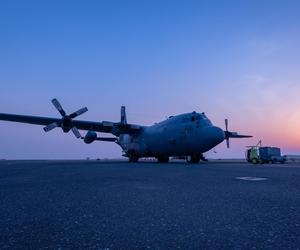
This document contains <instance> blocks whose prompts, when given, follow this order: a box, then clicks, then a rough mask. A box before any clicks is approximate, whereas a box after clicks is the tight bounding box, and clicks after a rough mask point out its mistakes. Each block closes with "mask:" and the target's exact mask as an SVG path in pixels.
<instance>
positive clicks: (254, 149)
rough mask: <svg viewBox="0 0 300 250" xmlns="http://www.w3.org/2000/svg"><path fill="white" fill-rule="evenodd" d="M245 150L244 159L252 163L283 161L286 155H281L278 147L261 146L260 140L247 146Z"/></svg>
mask: <svg viewBox="0 0 300 250" xmlns="http://www.w3.org/2000/svg"><path fill="white" fill-rule="evenodd" d="M248 148H249V149H247V150H246V160H247V161H248V162H249V163H253V164H258V163H260V164H264V163H282V164H283V163H285V162H286V160H287V159H286V156H282V155H281V150H280V148H277V147H262V145H261V141H259V142H258V144H257V145H255V146H248Z"/></svg>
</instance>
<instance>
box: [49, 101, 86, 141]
mask: <svg viewBox="0 0 300 250" xmlns="http://www.w3.org/2000/svg"><path fill="white" fill-rule="evenodd" d="M52 104H53V105H54V107H55V108H56V109H57V110H58V112H59V113H60V114H61V116H62V119H61V120H60V121H59V122H53V123H51V124H49V125H47V126H46V127H44V131H45V132H49V131H51V130H52V129H55V128H57V127H61V128H62V130H63V131H64V132H65V133H67V132H69V131H70V130H72V132H73V134H74V135H75V136H76V138H81V135H80V132H79V130H78V129H77V128H76V127H75V125H74V124H73V119H74V118H76V117H77V116H79V115H82V114H83V113H85V112H87V111H88V109H87V107H84V108H81V109H79V110H77V111H76V112H73V113H71V114H70V115H67V114H66V112H65V111H64V109H63V108H62V106H61V104H60V103H59V101H58V100H57V99H53V100H52Z"/></svg>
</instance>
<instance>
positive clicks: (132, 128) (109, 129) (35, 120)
mask: <svg viewBox="0 0 300 250" xmlns="http://www.w3.org/2000/svg"><path fill="white" fill-rule="evenodd" d="M1 120H2V121H11V122H20V123H28V124H35V125H44V126H48V125H49V124H53V123H57V124H58V127H62V119H59V118H51V117H42V116H29V115H16V114H4V113H0V121H1ZM72 124H73V126H75V127H76V128H77V129H81V130H93V131H95V132H103V133H112V134H114V135H116V136H119V135H120V134H134V133H137V132H139V131H140V130H141V129H142V126H139V125H134V124H123V123H118V122H106V121H103V122H94V121H82V120H73V121H72Z"/></svg>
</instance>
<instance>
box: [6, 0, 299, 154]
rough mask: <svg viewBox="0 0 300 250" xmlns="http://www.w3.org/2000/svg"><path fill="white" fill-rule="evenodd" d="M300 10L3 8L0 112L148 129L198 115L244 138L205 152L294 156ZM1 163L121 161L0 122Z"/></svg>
mask: <svg viewBox="0 0 300 250" xmlns="http://www.w3.org/2000/svg"><path fill="white" fill-rule="evenodd" d="M299 9H300V2H299V1H296V0H295V1H289V0H288V1H276V0H272V1H267V0H259V1H255V0H251V1H250V0H249V1H246V0H240V1H235V0H232V1H227V0H226V1H225V0H224V1H217V0H216V1H205V0H204V1H183V0H182V1H175V0H172V1H171V0H164V1H162V0H139V1H131V0H128V1H125V0H120V1H115V0H112V1H104V0H103V1H101V0H99V1H92V0H89V1H83V0H82V1H76V0H72V1H71V0H70V1H67V0H60V1H58V0H51V1H50V0H49V1H46V0H39V1H30V0H28V1H15V0H2V1H0V58H1V60H0V86H1V91H0V112H2V113H15V114H28V115H38V116H50V117H59V114H58V112H57V111H56V110H55V109H54V107H53V105H52V104H51V99H52V98H54V97H56V98H58V99H59V100H60V101H61V103H62V105H63V106H64V108H65V110H66V111H67V112H73V111H75V110H77V109H78V108H80V107H83V106H87V107H88V108H89V111H88V112H87V113H86V114H84V115H82V116H81V117H80V119H81V120H94V121H102V120H112V121H119V119H120V106H121V105H125V106H126V108H127V120H128V122H130V123H135V124H142V125H151V124H153V123H154V122H158V121H161V120H163V119H165V117H167V116H170V115H176V114H180V113H186V112H191V111H194V110H195V111H198V112H205V113H206V115H207V116H208V117H209V119H210V120H211V121H212V122H213V123H214V124H215V125H217V126H220V127H223V128H224V119H225V118H228V119H229V128H230V130H233V131H238V132H240V133H243V134H251V135H253V136H254V137H253V138H251V139H243V140H237V139H232V140H231V148H230V149H227V148H226V145H225V143H222V144H220V145H219V146H217V147H216V148H215V149H214V150H211V151H210V152H208V153H207V154H206V156H207V157H211V158H232V157H237V158H242V157H244V152H245V146H247V145H253V144H256V143H257V142H258V140H262V142H263V145H270V146H278V147H281V149H282V152H283V153H285V154H300V109H299V107H300V98H299V95H300V70H299V69H300V60H299V58H300V49H299V44H300V28H299V27H300V15H299ZM0 134H1V137H0V138H1V139H0V141H1V142H0V159H1V158H6V159H73V158H86V157H90V158H115V157H121V148H119V146H118V145H116V144H113V143H107V142H95V143H93V144H90V145H86V144H84V143H83V142H82V141H80V140H76V139H75V137H74V135H73V134H71V133H69V134H64V133H63V132H62V131H61V130H60V129H55V130H53V131H51V132H49V133H47V134H45V133H44V131H43V129H42V127H41V126H33V125H28V124H18V123H9V122H0Z"/></svg>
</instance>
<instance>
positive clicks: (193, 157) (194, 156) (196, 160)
mask: <svg viewBox="0 0 300 250" xmlns="http://www.w3.org/2000/svg"><path fill="white" fill-rule="evenodd" d="M200 158H201V156H200V155H198V154H192V155H189V156H188V157H187V159H186V161H187V163H190V164H196V163H199V161H200Z"/></svg>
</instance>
